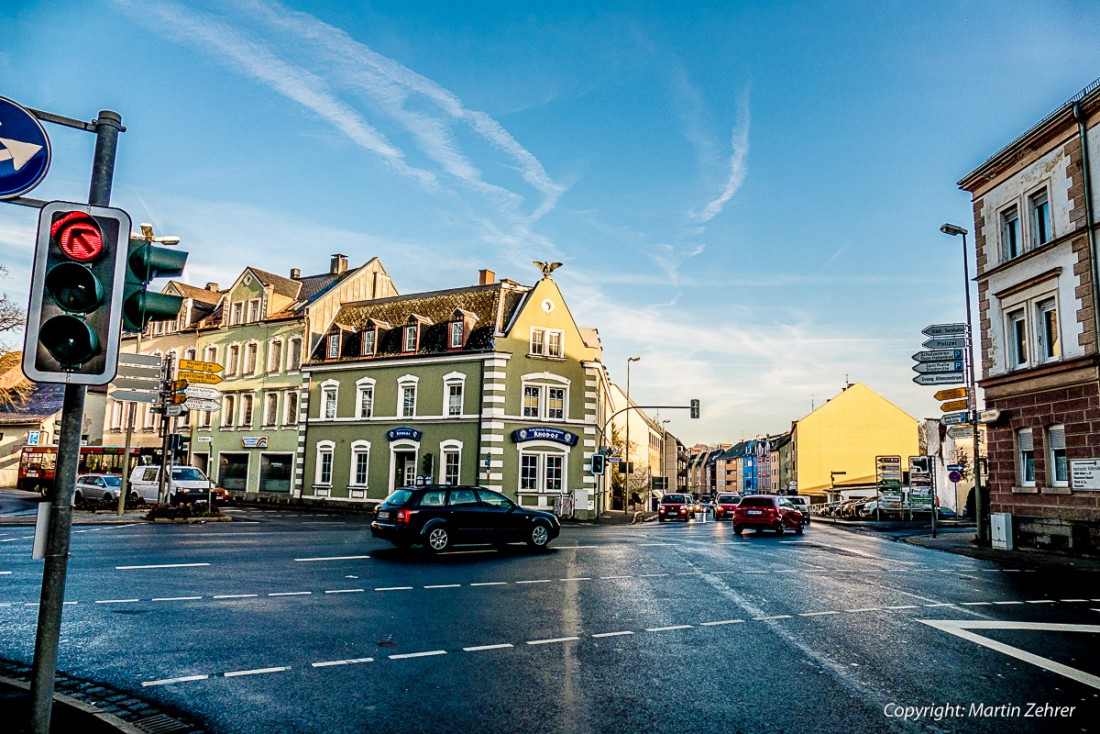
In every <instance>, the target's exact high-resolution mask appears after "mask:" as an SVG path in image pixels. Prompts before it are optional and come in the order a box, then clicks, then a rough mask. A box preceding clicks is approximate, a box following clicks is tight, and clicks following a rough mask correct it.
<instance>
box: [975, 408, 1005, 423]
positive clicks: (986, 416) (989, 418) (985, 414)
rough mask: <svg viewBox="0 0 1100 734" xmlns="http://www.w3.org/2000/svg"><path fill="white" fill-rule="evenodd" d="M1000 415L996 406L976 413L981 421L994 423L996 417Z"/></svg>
mask: <svg viewBox="0 0 1100 734" xmlns="http://www.w3.org/2000/svg"><path fill="white" fill-rule="evenodd" d="M1000 417H1001V411H999V410H997V409H996V408H990V409H989V410H983V411H982V412H981V413H978V420H979V421H980V422H982V423H996V422H997V419H998V418H1000Z"/></svg>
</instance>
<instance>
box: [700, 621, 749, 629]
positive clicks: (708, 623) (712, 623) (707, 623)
mask: <svg viewBox="0 0 1100 734" xmlns="http://www.w3.org/2000/svg"><path fill="white" fill-rule="evenodd" d="M744 621H745V620H743V619H720V620H718V621H717V622H700V623H699V626H700V627H718V626H719V625H723V624H742V623H743V622H744Z"/></svg>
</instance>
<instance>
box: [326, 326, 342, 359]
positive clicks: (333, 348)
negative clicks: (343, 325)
mask: <svg viewBox="0 0 1100 734" xmlns="http://www.w3.org/2000/svg"><path fill="white" fill-rule="evenodd" d="M325 359H340V332H338V331H334V332H332V333H331V334H329V335H328V336H327V337H325Z"/></svg>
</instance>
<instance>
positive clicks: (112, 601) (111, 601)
mask: <svg viewBox="0 0 1100 734" xmlns="http://www.w3.org/2000/svg"><path fill="white" fill-rule="evenodd" d="M139 601H141V599H100V600H99V601H97V602H96V604H136V603H137V602H139Z"/></svg>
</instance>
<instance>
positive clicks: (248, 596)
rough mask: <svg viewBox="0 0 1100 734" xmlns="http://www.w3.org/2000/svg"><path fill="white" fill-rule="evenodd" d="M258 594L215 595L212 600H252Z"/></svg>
mask: <svg viewBox="0 0 1100 734" xmlns="http://www.w3.org/2000/svg"><path fill="white" fill-rule="evenodd" d="M257 596H259V594H216V595H215V596H214V597H213V598H214V599H254V598H256V597H257Z"/></svg>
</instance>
